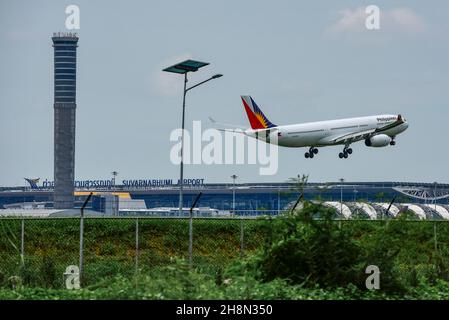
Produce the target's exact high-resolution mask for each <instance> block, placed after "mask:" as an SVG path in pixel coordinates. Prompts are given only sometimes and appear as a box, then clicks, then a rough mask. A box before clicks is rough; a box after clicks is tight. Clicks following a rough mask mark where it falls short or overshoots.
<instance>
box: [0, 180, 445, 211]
mask: <svg viewBox="0 0 449 320" xmlns="http://www.w3.org/2000/svg"><path fill="white" fill-rule="evenodd" d="M395 185H401V183H398V184H394V183H391V182H390V183H369V182H364V183H345V184H343V185H340V184H335V185H331V186H328V187H326V188H325V189H323V188H320V185H319V184H310V185H308V186H307V187H306V189H305V195H304V196H305V198H306V199H308V200H315V199H321V200H323V201H337V202H338V201H340V199H341V198H342V199H343V201H344V202H352V201H359V200H363V201H369V202H390V201H391V200H392V199H393V197H395V196H396V200H395V202H396V203H425V201H424V200H419V199H416V198H411V197H406V196H404V195H402V194H400V193H399V192H397V191H396V190H394V189H393V187H394V186H395ZM404 185H413V186H415V187H423V188H428V187H429V186H430V185H429V184H419V183H414V184H410V183H404ZM440 188H443V189H449V185H440ZM102 191H106V192H107V191H119V192H129V193H130V196H131V198H132V199H143V200H145V204H146V206H147V207H148V208H156V207H175V208H176V207H178V201H179V191H178V190H177V189H176V188H170V189H156V188H154V189H147V190H130V189H128V188H126V187H124V186H116V187H115V189H114V190H107V189H103V190H102ZM199 192H202V193H203V195H202V196H201V198H200V200H199V202H198V204H197V206H199V207H210V208H214V209H219V210H231V209H232V198H233V197H232V194H233V187H232V185H229V184H228V185H227V184H220V185H218V184H216V185H214V184H211V185H204V187H198V188H187V189H185V192H184V197H183V199H184V207H190V206H191V205H192V203H193V201H194V199H195V197H196V196H197V195H198V193H199ZM297 197H298V191H295V190H294V189H292V186H291V185H287V184H285V183H279V184H248V185H242V184H241V185H238V186H237V188H236V189H235V200H236V202H235V204H236V210H244V211H248V212H250V211H253V210H261V209H265V210H271V211H273V212H277V210H279V209H280V210H282V209H283V208H285V207H286V206H288V205H289V204H291V203H293V202H294V201H295V200H296V199H297ZM52 198H53V192H52V191H44V190H39V191H26V190H23V191H22V192H17V191H14V192H13V191H7V190H4V191H3V192H0V208H1V207H2V205H3V204H11V203H19V202H32V201H52V200H53V199H52ZM85 198H86V196H78V197H76V198H75V207H80V206H81V204H82V203H83V201H84V200H85ZM437 203H438V204H441V205H448V204H449V198H446V199H440V200H438V201H437Z"/></svg>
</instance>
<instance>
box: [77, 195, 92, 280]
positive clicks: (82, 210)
mask: <svg viewBox="0 0 449 320" xmlns="http://www.w3.org/2000/svg"><path fill="white" fill-rule="evenodd" d="M92 194H93V192H91V193H89V195H88V196H87V199H86V201H84V203H83V205H82V207H81V214H80V260H79V272H80V274H79V280H80V287H81V285H82V277H83V271H84V270H83V269H84V268H83V264H84V208H85V207H86V205H87V203H88V202H89V200H90V198H91V197H92Z"/></svg>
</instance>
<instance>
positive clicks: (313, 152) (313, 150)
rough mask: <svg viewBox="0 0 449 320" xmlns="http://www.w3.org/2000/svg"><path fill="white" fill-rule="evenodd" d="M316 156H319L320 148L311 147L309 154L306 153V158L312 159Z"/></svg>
mask: <svg viewBox="0 0 449 320" xmlns="http://www.w3.org/2000/svg"><path fill="white" fill-rule="evenodd" d="M316 154H318V148H314V147H310V149H309V152H306V153H304V157H306V159H308V158H310V159H312V158H313V156H314V155H316Z"/></svg>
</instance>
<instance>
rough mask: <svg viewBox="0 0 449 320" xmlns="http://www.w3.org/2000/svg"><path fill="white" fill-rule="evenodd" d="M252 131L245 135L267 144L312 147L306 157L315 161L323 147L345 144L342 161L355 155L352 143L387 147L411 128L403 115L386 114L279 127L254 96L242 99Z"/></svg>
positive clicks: (246, 131) (341, 153)
mask: <svg viewBox="0 0 449 320" xmlns="http://www.w3.org/2000/svg"><path fill="white" fill-rule="evenodd" d="M241 98H242V102H243V107H244V108H245V111H246V114H247V115H248V120H249V122H250V124H251V129H246V130H244V134H246V135H247V136H250V137H254V138H256V139H260V140H263V141H265V142H267V143H275V142H272V141H273V140H274V141H276V139H274V137H276V138H277V144H278V145H279V146H283V147H291V148H301V147H309V150H308V151H307V152H306V153H305V154H304V156H305V157H306V158H313V157H314V156H315V155H316V154H317V153H318V148H319V147H327V146H335V145H343V146H344V147H343V150H342V151H341V152H340V153H339V154H338V156H339V157H340V159H342V158H348V156H349V155H350V154H352V149H351V148H350V145H351V143H354V142H357V141H361V140H363V141H365V145H366V146H368V147H385V146H388V145H391V146H394V145H395V144H396V141H395V138H396V136H397V135H398V134H400V133H402V132H404V131H405V130H406V129H407V128H408V123H407V121H406V120H405V118H403V117H402V116H401V115H400V114H399V115H391V114H382V115H376V116H368V117H358V118H347V119H338V120H327V121H317V122H307V123H299V124H291V125H282V126H278V125H275V124H273V123H272V122H270V121H269V120H268V118H267V117H266V116H265V115H264V114H263V113H262V110H260V108H259V107H258V106H257V104H256V103H255V102H254V100H253V99H252V98H251V97H250V96H242V97H241Z"/></svg>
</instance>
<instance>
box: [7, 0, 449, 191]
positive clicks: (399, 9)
mask: <svg viewBox="0 0 449 320" xmlns="http://www.w3.org/2000/svg"><path fill="white" fill-rule="evenodd" d="M72 4H74V5H77V6H78V7H79V9H80V29H79V30H77V33H78V35H79V37H80V40H79V43H78V44H79V48H78V65H77V111H76V117H77V119H76V125H77V127H76V165H75V177H76V180H85V179H92V180H94V179H110V178H111V172H112V171H118V172H119V175H118V178H117V179H118V180H119V181H121V180H123V179H177V178H178V177H179V166H178V165H175V164H173V163H172V162H171V161H170V150H171V148H172V147H173V145H174V143H173V142H170V133H171V132H172V130H174V129H176V128H179V127H180V126H181V110H182V85H183V83H182V77H180V76H178V75H174V74H168V73H164V72H162V71H161V70H162V69H163V68H164V67H166V66H169V65H171V64H173V63H176V62H179V61H182V60H184V59H187V58H192V59H196V60H200V61H206V62H209V63H210V65H209V66H207V67H204V68H203V69H201V70H200V71H198V72H196V73H193V74H192V75H191V76H190V80H189V84H194V83H196V82H198V81H201V80H203V79H206V78H208V77H210V76H211V75H213V74H215V73H221V74H223V75H224V76H223V77H222V78H220V79H217V80H213V81H211V82H209V83H207V84H204V85H202V86H201V87H198V88H195V89H194V90H192V91H190V92H189V93H188V95H187V100H186V110H187V111H186V128H187V129H191V128H192V121H194V120H198V121H202V123H204V125H205V126H206V124H207V123H209V120H208V117H209V116H211V117H213V118H214V119H216V120H217V121H220V122H224V123H232V124H237V125H242V126H249V123H248V120H247V118H246V114H245V113H244V110H243V107H242V105H241V100H240V95H242V94H250V95H251V96H252V97H253V98H254V100H255V101H256V102H257V104H258V105H259V107H261V109H262V110H263V111H264V113H265V115H266V116H267V117H268V118H269V119H270V121H272V122H273V123H276V124H291V123H300V122H307V121H317V120H327V119H335V118H347V117H356V116H365V115H375V114H402V115H403V116H404V117H405V118H406V119H407V121H408V122H409V124H410V126H409V128H408V130H407V131H406V132H404V133H403V134H401V135H400V136H398V137H397V144H396V146H394V147H386V148H368V147H366V146H365V145H364V143H363V141H362V142H359V143H356V144H353V145H352V148H353V150H354V153H353V154H352V155H351V156H350V157H349V158H348V159H345V160H341V159H339V158H338V153H339V152H340V151H341V147H340V146H336V147H328V148H322V149H321V150H320V153H319V154H318V155H317V157H315V158H314V159H305V158H304V152H305V149H296V148H280V150H279V169H278V171H277V173H276V174H275V175H272V176H263V175H260V174H259V166H258V165H256V164H246V165H206V164H195V165H186V166H185V170H184V176H185V177H186V178H204V179H205V180H204V181H205V182H231V181H232V180H231V178H230V176H231V175H233V174H236V175H238V177H239V178H238V180H237V181H238V182H282V181H286V180H287V179H288V178H290V177H295V176H297V175H298V174H308V175H309V180H310V181H313V182H326V181H336V180H338V179H339V178H344V179H345V180H346V181H402V182H404V181H416V182H433V181H438V182H446V183H448V182H449V177H448V174H449V171H448V170H447V167H448V159H449V148H448V147H447V146H448V142H447V139H448V137H449V125H448V120H447V119H449V108H448V107H449V91H448V89H449V77H448V75H449V62H448V57H449V41H448V40H449V13H448V12H449V2H447V1H426V2H423V1H394V0H390V1H380V0H374V1H331V0H329V1H307V2H306V1H302V2H299V1H231V0H226V1H210V0H202V1H195V0H191V1H188V2H187V1H103V0H97V1H23V0H18V1H12V0H1V1H0V43H1V50H0V71H1V72H0V186H17V185H24V184H25V181H24V179H23V178H25V177H27V178H38V177H39V178H41V181H42V180H45V179H48V180H53V48H52V43H51V36H52V34H53V32H56V31H67V30H66V28H65V20H66V18H67V15H66V13H65V9H66V7H67V6H68V5H72ZM368 5H376V6H378V7H379V8H380V29H378V30H368V29H367V28H366V27H365V19H366V16H367V15H366V13H365V8H366V7H367V6H368Z"/></svg>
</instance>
